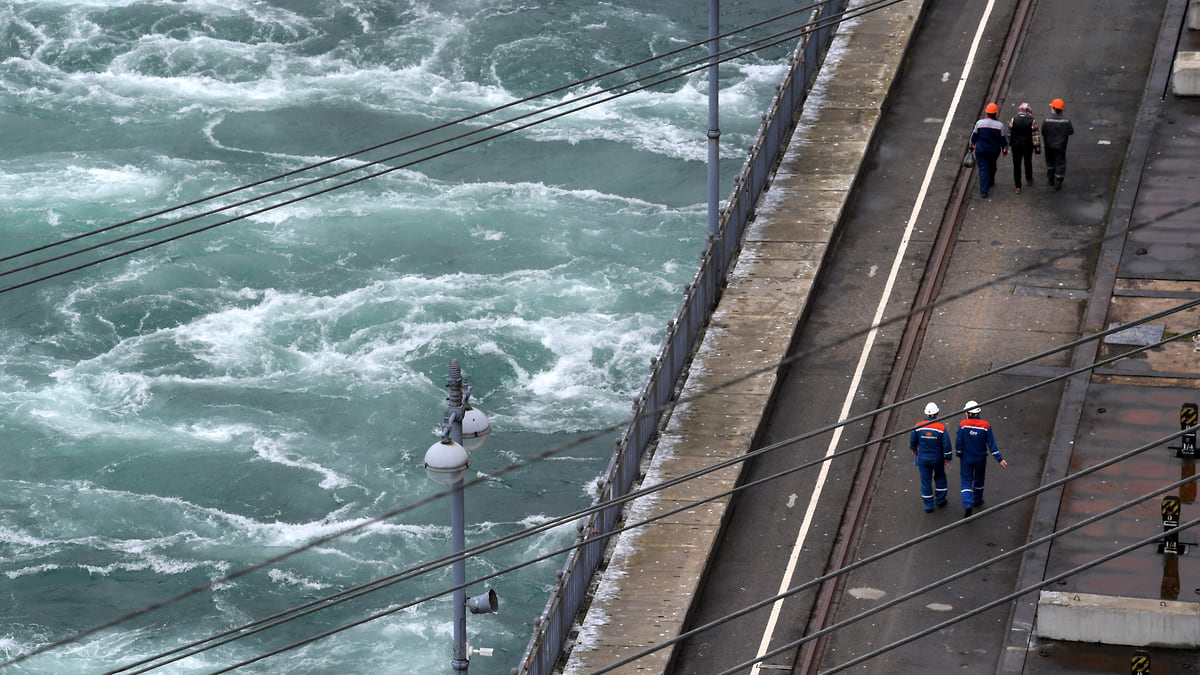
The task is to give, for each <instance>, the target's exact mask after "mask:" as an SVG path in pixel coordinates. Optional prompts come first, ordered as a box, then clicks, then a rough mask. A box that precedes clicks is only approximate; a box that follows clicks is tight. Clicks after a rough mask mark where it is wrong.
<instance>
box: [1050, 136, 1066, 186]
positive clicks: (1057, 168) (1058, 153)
mask: <svg viewBox="0 0 1200 675" xmlns="http://www.w3.org/2000/svg"><path fill="white" fill-rule="evenodd" d="M1066 175H1067V149H1066V148H1052V147H1050V146H1048V145H1047V146H1046V179H1047V180H1049V181H1050V184H1051V185H1059V184H1060V183H1062V179H1063V176H1066Z"/></svg>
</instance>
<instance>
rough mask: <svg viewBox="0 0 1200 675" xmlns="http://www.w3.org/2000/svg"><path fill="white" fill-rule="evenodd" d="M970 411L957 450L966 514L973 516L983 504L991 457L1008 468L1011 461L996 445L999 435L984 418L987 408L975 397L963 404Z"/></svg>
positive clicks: (964, 422) (963, 424) (960, 428)
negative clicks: (1007, 460)
mask: <svg viewBox="0 0 1200 675" xmlns="http://www.w3.org/2000/svg"><path fill="white" fill-rule="evenodd" d="M963 407H964V408H965V409H966V411H967V419H965V420H963V421H962V422H960V423H959V425H958V438H956V439H955V442H954V451H955V454H957V455H958V457H959V465H958V466H959V477H960V478H961V479H962V505H963V518H969V517H970V516H971V511H972V510H974V509H975V508H978V507H982V506H983V479H984V474H985V473H986V471H987V458H988V454H989V453H991V455H992V457H995V458H996V461H997V462H1000V467H1001V468H1003V469H1007V468H1008V462H1006V461H1004V457H1003V456H1001V455H1000V448H998V447H996V436H995V434H993V433H992V425H991V424H988V422H987V421H986V420H983V419H980V417H979V414H980V413H982V412H983V409H982V408H980V407H979V404H978V403H976V402H975V401H967V404H966V405H965V406H963Z"/></svg>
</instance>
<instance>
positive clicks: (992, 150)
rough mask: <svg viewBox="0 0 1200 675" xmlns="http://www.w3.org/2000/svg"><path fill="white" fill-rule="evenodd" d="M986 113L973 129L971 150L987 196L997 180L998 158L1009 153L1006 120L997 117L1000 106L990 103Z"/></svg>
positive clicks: (980, 186) (981, 191)
mask: <svg viewBox="0 0 1200 675" xmlns="http://www.w3.org/2000/svg"><path fill="white" fill-rule="evenodd" d="M984 114H986V115H987V117H984V118H983V119H981V120H979V121H978V122H976V123H975V128H974V129H972V130H971V150H973V151H974V152H975V165H976V166H978V167H979V193H980V194H982V195H983V196H984V197H985V198H986V197H987V196H988V192H990V191H991V189H992V185H993V184H995V182H996V159H997V158H998V157H1000V154H1001V153H1004V154H1006V155H1007V154H1008V132H1007V130H1006V129H1005V128H1004V122H1001V121H1000V120H998V119H996V115H999V114H1000V106H998V105H996V104H995V103H989V104H987V108H985V109H984Z"/></svg>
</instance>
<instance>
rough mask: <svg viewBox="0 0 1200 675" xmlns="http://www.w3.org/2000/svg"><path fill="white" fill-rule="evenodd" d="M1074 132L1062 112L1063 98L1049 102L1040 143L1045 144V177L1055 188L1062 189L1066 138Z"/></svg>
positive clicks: (1065, 170) (1065, 171) (1065, 163)
mask: <svg viewBox="0 0 1200 675" xmlns="http://www.w3.org/2000/svg"><path fill="white" fill-rule="evenodd" d="M1073 133H1075V127H1073V126H1071V120H1069V119H1067V116H1066V115H1064V114H1063V100H1062V99H1061V98H1056V99H1054V100H1053V101H1051V102H1050V114H1049V115H1047V116H1046V119H1044V120H1042V143H1043V144H1044V145H1045V146H1046V177H1047V179H1048V180H1049V181H1050V185H1052V186H1053V187H1054V189H1055V190H1061V189H1062V182H1063V176H1065V175H1066V173H1067V139H1069V138H1070V136H1071V134H1073Z"/></svg>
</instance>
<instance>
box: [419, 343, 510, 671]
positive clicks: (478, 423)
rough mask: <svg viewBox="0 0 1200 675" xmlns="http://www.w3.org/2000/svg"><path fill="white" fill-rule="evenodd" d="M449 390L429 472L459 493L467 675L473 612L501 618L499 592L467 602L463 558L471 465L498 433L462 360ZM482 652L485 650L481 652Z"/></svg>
mask: <svg viewBox="0 0 1200 675" xmlns="http://www.w3.org/2000/svg"><path fill="white" fill-rule="evenodd" d="M446 388H447V389H448V390H449V391H450V395H449V397H447V399H446V412H445V415H444V416H443V418H442V440H440V441H438V442H437V443H434V444H433V445H432V446H430V448H429V450H428V451H427V452H426V453H425V471H426V472H427V473H428V474H429V477H430V478H432V479H433V480H435V481H437V482H438V483H441V484H442V485H449V486H451V487H452V488H453V492H452V493H451V511H450V530H451V533H450V539H451V549H452V553H453V554H454V557H455V560H454V562H453V563H452V566H453V571H454V586H455V591H454V599H453V603H454V658H453V660H452V661H451V666H452V667H453V669H454V672H456V673H458V672H461V673H465V672H467V665H468V664H469V663H470V661H471V649H470V647H469V645H467V609H470V610H471V612H472V613H474V614H479V613H482V612H491V613H495V611H496V609H497V607H498V604H499V601H498V599H497V597H496V591H494V590H489V591H488V592H487V594H485V595H481V596H477V597H473V598H471V599H470V600H468V599H467V589H466V583H467V561H466V560H465V559H464V558H463V557H462V552H463V550H464V549H465V548H466V533H465V529H466V525H465V521H466V505H465V504H466V500H465V499H464V497H463V478H464V477H465V476H466V474H467V467H469V466H470V465H471V455H470V451H472V450H478V449H479V448H480V447H482V446H483V444H484V443H485V442H486V441H487V437H488V434H490V433H491V431H492V426H491V423H490V422H488V418H487V415H484V414H483V413H482V412H480V411H478V410H476V409H474V408H472V407H471V406H470V400H471V387H470V385H467V384H466V382H465V381H464V380H463V376H462V369H461V368H460V367H459V365H458V359H451V360H450V370H449V374H448V375H447V376H446ZM481 651H482V650H481Z"/></svg>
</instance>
